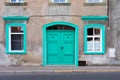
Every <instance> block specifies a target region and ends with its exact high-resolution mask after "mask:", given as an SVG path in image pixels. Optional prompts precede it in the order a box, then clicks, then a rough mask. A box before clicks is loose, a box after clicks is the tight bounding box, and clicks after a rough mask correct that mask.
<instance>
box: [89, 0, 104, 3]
mask: <svg viewBox="0 0 120 80" xmlns="http://www.w3.org/2000/svg"><path fill="white" fill-rule="evenodd" d="M87 2H88V3H100V2H103V0H99V2H96V0H93V1H92V2H90V1H89V0H87Z"/></svg>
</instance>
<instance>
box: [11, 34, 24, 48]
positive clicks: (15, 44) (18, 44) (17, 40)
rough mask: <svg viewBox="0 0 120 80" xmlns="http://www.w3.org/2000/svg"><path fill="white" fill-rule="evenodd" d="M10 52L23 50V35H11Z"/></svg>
mask: <svg viewBox="0 0 120 80" xmlns="http://www.w3.org/2000/svg"><path fill="white" fill-rule="evenodd" d="M11 50H23V34H11Z"/></svg>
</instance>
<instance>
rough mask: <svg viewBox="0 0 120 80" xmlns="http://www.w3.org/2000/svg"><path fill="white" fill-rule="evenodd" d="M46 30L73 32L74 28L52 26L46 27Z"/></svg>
mask: <svg viewBox="0 0 120 80" xmlns="http://www.w3.org/2000/svg"><path fill="white" fill-rule="evenodd" d="M47 30H75V28H73V27H71V26H66V25H54V26H51V27H48V28H47Z"/></svg>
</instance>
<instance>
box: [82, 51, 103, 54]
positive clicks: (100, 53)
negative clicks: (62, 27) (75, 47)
mask: <svg viewBox="0 0 120 80" xmlns="http://www.w3.org/2000/svg"><path fill="white" fill-rule="evenodd" d="M84 54H85V55H103V54H105V52H104V51H103V52H84Z"/></svg>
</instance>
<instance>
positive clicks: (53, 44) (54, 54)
mask: <svg viewBox="0 0 120 80" xmlns="http://www.w3.org/2000/svg"><path fill="white" fill-rule="evenodd" d="M58 48H59V32H57V31H47V64H50V65H51V64H59V63H60V62H59V54H60V53H59V49H58Z"/></svg>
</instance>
